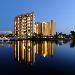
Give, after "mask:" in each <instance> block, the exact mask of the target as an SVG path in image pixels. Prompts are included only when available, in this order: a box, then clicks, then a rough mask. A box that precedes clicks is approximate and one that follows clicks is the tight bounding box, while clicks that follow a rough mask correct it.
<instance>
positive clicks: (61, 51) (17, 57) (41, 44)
mask: <svg viewBox="0 0 75 75" xmlns="http://www.w3.org/2000/svg"><path fill="white" fill-rule="evenodd" d="M60 72H61V73H62V74H63V75H64V74H70V75H72V74H73V75H74V74H75V41H73V40H71V41H67V40H64V41H62V40H60V41H58V40H56V41H30V40H23V41H12V42H11V41H10V42H1V41H0V74H2V75H3V74H8V75H11V74H12V75H19V74H20V75H23V74H25V75H26V74H29V73H31V74H47V73H50V74H61V73H60Z"/></svg>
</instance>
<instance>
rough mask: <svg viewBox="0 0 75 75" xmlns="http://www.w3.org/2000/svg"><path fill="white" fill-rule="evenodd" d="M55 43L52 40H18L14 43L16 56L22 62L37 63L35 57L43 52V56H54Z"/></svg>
mask: <svg viewBox="0 0 75 75" xmlns="http://www.w3.org/2000/svg"><path fill="white" fill-rule="evenodd" d="M54 53H55V44H54V43H53V42H51V41H40V42H32V41H30V40H23V41H17V42H15V44H14V57H15V60H16V61H18V62H20V63H25V62H26V63H29V64H33V63H35V57H36V56H37V55H38V54H41V55H42V56H43V57H47V56H53V55H54Z"/></svg>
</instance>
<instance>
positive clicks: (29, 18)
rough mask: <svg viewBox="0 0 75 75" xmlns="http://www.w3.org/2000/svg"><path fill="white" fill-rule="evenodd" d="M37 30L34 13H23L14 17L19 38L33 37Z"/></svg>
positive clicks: (15, 31)
mask: <svg viewBox="0 0 75 75" xmlns="http://www.w3.org/2000/svg"><path fill="white" fill-rule="evenodd" d="M35 31H36V26H35V16H34V13H33V12H31V13H26V14H21V15H18V16H16V17H15V19H14V34H15V36H17V37H19V38H21V37H22V38H23V37H24V38H25V37H31V36H33V33H34V32H35Z"/></svg>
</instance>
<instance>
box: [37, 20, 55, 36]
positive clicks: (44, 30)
mask: <svg viewBox="0 0 75 75" xmlns="http://www.w3.org/2000/svg"><path fill="white" fill-rule="evenodd" d="M36 33H37V34H42V35H43V36H50V35H51V36H53V35H54V34H55V22H54V21H53V20H51V21H50V22H36Z"/></svg>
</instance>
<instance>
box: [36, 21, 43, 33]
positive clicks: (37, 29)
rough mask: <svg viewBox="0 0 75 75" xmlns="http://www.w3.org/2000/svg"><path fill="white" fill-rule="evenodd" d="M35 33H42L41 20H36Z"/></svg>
mask: <svg viewBox="0 0 75 75" xmlns="http://www.w3.org/2000/svg"><path fill="white" fill-rule="evenodd" d="M35 25H36V33H37V34H42V23H41V22H36V23H35Z"/></svg>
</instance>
